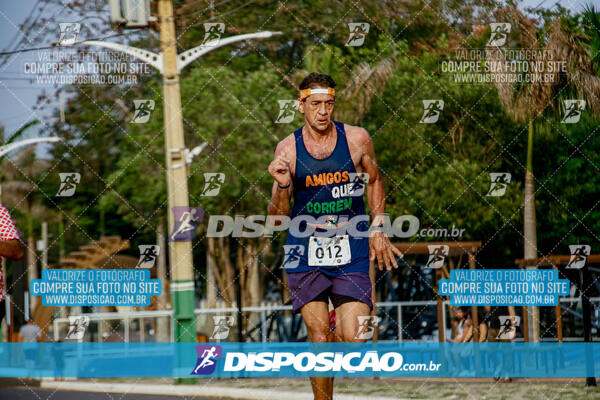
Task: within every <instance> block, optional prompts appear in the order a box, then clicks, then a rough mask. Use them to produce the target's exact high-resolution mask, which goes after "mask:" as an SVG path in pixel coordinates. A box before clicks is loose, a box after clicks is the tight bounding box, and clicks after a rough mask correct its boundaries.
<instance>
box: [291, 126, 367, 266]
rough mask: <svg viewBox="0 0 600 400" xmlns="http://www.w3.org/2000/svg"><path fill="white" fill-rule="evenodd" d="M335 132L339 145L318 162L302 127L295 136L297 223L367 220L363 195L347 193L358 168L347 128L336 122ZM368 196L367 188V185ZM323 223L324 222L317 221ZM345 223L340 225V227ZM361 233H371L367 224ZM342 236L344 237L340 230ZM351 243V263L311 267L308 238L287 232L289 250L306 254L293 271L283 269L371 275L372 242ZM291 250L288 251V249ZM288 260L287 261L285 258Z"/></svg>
mask: <svg viewBox="0 0 600 400" xmlns="http://www.w3.org/2000/svg"><path fill="white" fill-rule="evenodd" d="M333 123H334V125H335V127H336V132H337V142H336V145H335V148H334V150H333V152H332V153H331V155H329V157H327V158H324V159H321V160H319V159H316V158H314V157H313V156H311V155H310V154H309V152H308V150H306V147H305V145H304V140H303V138H302V127H301V128H299V129H297V130H296V131H295V132H294V137H295V139H296V173H295V176H294V192H293V197H294V206H293V208H292V212H291V215H290V217H291V218H292V219H294V218H295V217H298V216H299V215H303V216H311V217H313V218H315V219H318V218H319V217H323V216H325V217H327V218H328V219H329V218H332V219H333V220H337V221H344V220H346V221H349V220H350V219H351V218H353V217H355V216H359V215H360V216H364V215H365V214H366V212H365V203H364V200H363V195H360V196H356V194H354V195H351V193H350V191H349V190H348V188H349V185H351V182H352V179H355V178H356V168H354V162H353V161H352V157H351V156H350V149H349V147H348V141H347V140H346V131H345V129H344V124H343V123H341V122H338V121H333ZM364 188H365V189H364V191H365V192H366V185H364ZM318 222H322V221H318ZM341 224H343V222H342V223H340V226H341ZM306 228H307V226H306V222H304V221H303V222H302V223H301V224H300V226H299V230H300V231H301V232H303V231H304V230H305V229H306ZM325 229H327V228H321V227H318V228H316V229H315V233H313V236H315V235H316V234H317V232H324V231H325ZM356 229H357V230H359V231H367V230H368V229H369V226H368V222H366V221H362V222H359V223H358V224H357V227H356ZM340 232H341V233H340V234H345V233H346V232H343V231H342V230H341V229H340ZM349 243H350V257H351V259H350V262H349V263H346V264H344V265H339V266H338V265H331V266H309V265H308V249H309V238H308V237H296V236H294V235H293V234H292V232H291V231H290V230H288V235H287V240H286V247H288V246H296V247H295V248H297V246H298V245H301V246H303V252H300V253H301V255H300V256H299V257H297V258H299V262H298V261H297V262H296V263H294V266H293V268H289V265H288V263H286V262H285V260H284V267H285V269H286V272H287V273H297V272H307V271H313V270H315V269H318V270H319V271H321V272H323V273H325V274H326V275H329V276H338V275H341V274H343V273H350V272H366V273H368V272H369V238H368V236H367V237H352V236H351V235H349ZM288 248H289V247H288ZM296 254H297V253H296ZM286 258H287V257H286Z"/></svg>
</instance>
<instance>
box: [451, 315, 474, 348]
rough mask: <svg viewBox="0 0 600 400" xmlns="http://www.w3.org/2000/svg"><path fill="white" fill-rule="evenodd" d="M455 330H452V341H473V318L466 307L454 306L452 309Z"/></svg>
mask: <svg viewBox="0 0 600 400" xmlns="http://www.w3.org/2000/svg"><path fill="white" fill-rule="evenodd" d="M454 318H455V320H456V322H457V323H456V330H455V331H454V338H453V339H452V342H454V343H466V342H472V341H473V320H472V319H471V313H469V309H468V308H467V307H456V308H455V309H454Z"/></svg>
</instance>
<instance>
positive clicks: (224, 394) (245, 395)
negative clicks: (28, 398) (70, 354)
mask: <svg viewBox="0 0 600 400" xmlns="http://www.w3.org/2000/svg"><path fill="white" fill-rule="evenodd" d="M40 387H41V388H42V389H57V390H70V391H85V392H99V393H126V394H152V395H162V396H193V398H202V397H216V398H225V399H244V400H270V399H273V400H281V399H285V400H313V394H312V392H306V391H305V392H289V391H281V390H273V389H266V388H264V389H250V388H232V387H225V386H216V385H213V384H207V385H202V384H198V385H168V384H155V383H153V384H148V383H140V384H132V383H104V382H68V381H61V382H55V381H42V382H41V384H40ZM335 399H336V400H364V399H365V395H364V394H362V395H360V394H359V395H351V394H336V395H335ZM368 399H369V400H408V399H400V398H398V397H372V396H369V397H368Z"/></svg>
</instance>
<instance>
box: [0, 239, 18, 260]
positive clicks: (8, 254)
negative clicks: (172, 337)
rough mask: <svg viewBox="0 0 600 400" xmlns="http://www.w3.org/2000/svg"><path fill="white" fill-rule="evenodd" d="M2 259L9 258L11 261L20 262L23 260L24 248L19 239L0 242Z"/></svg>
mask: <svg viewBox="0 0 600 400" xmlns="http://www.w3.org/2000/svg"><path fill="white" fill-rule="evenodd" d="M0 257H5V258H8V259H9V260H14V261H19V260H20V259H22V258H23V248H22V247H21V242H19V240H18V239H13V240H8V241H6V242H0Z"/></svg>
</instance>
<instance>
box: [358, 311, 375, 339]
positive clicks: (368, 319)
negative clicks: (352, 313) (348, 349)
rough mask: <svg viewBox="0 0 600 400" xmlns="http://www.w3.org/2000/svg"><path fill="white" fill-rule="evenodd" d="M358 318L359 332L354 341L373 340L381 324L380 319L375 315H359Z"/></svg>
mask: <svg viewBox="0 0 600 400" xmlns="http://www.w3.org/2000/svg"><path fill="white" fill-rule="evenodd" d="M356 318H358V331H357V332H356V336H354V339H355V340H356V339H360V340H371V339H373V334H374V333H375V329H377V325H378V324H379V317H376V316H374V315H359V316H357V317H356Z"/></svg>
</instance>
